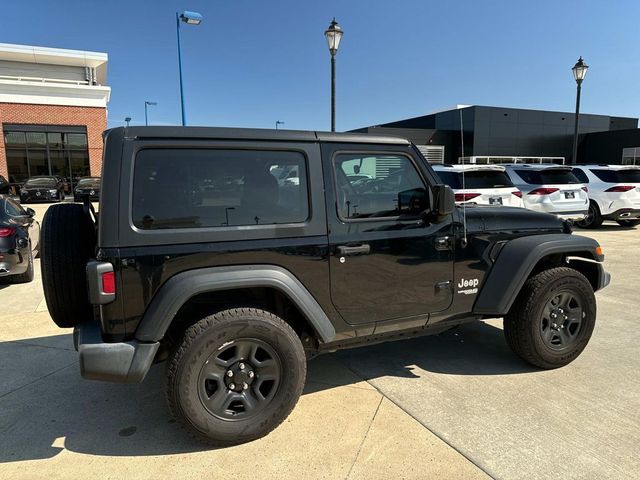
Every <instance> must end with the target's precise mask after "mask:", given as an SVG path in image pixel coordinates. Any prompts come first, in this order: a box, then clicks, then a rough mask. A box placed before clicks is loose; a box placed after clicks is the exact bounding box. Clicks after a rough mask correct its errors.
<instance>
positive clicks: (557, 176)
mask: <svg viewBox="0 0 640 480" xmlns="http://www.w3.org/2000/svg"><path fill="white" fill-rule="evenodd" d="M515 172H516V173H517V174H518V175H520V176H521V177H522V179H523V180H524V181H525V182H527V183H531V184H534V185H571V184H574V183H580V180H578V177H576V176H575V175H574V174H573V173H572V172H571V170H557V169H555V168H549V169H546V170H516V171H515Z"/></svg>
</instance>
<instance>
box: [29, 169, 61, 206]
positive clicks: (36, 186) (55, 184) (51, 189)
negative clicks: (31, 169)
mask: <svg viewBox="0 0 640 480" xmlns="http://www.w3.org/2000/svg"><path fill="white" fill-rule="evenodd" d="M62 200H64V182H63V180H62V178H60V177H56V176H48V175H47V176H44V175H43V176H38V177H31V178H30V179H29V180H27V181H26V182H25V183H24V185H22V188H21V189H20V202H21V203H28V202H61V201H62Z"/></svg>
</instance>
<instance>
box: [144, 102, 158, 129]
mask: <svg viewBox="0 0 640 480" xmlns="http://www.w3.org/2000/svg"><path fill="white" fill-rule="evenodd" d="M149 105H153V106H156V105H158V102H149V101H148V100H145V101H144V124H145V125H149V116H148V114H147V107H148V106H149Z"/></svg>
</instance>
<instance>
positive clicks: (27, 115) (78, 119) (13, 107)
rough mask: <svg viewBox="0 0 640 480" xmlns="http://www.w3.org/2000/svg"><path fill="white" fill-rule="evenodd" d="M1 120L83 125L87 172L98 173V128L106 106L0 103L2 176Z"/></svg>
mask: <svg viewBox="0 0 640 480" xmlns="http://www.w3.org/2000/svg"><path fill="white" fill-rule="evenodd" d="M5 123H25V124H35V125H76V126H78V125H79V126H86V127H87V141H88V143H89V163H90V164H91V175H100V172H101V170H102V132H103V131H104V130H106V128H107V109H106V108H100V107H66V106H60V105H35V104H25V103H0V175H3V176H4V177H5V178H6V177H7V176H8V172H7V157H6V153H5V146H4V132H3V131H2V125H3V124H5Z"/></svg>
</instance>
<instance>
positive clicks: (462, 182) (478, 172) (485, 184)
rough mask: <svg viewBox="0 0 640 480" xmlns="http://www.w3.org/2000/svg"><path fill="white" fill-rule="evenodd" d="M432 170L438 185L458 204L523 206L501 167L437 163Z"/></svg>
mask: <svg viewBox="0 0 640 480" xmlns="http://www.w3.org/2000/svg"><path fill="white" fill-rule="evenodd" d="M432 167H433V169H434V170H435V171H436V173H437V174H438V176H439V177H440V179H441V180H442V182H443V183H445V184H446V185H449V186H450V187H451V188H452V189H453V191H454V193H455V200H456V203H458V204H461V203H467V204H468V203H476V204H480V205H507V206H510V207H524V203H523V201H522V192H521V191H520V190H518V189H517V188H516V187H515V186H514V185H513V182H512V181H511V179H510V178H509V175H507V174H506V173H505V168H504V167H501V166H499V165H438V164H435V165H432ZM463 174H464V177H463ZM463 187H464V188H463Z"/></svg>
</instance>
